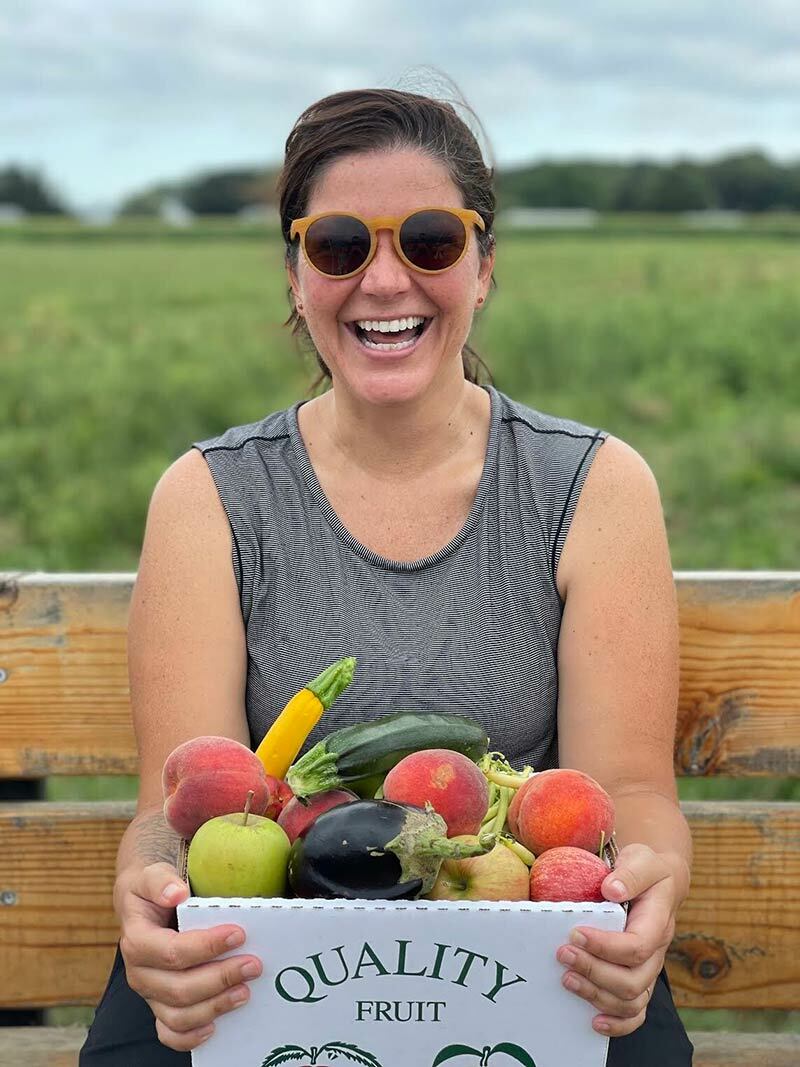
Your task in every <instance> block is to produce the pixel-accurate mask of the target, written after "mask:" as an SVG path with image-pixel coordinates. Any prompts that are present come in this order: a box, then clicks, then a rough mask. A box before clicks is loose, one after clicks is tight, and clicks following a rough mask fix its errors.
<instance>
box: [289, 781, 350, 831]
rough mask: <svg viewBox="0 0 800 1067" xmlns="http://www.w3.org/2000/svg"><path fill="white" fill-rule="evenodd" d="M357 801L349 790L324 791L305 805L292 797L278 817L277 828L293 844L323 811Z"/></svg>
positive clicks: (311, 797)
mask: <svg viewBox="0 0 800 1067" xmlns="http://www.w3.org/2000/svg"><path fill="white" fill-rule="evenodd" d="M358 799H359V798H358V796H357V794H356V793H353V792H351V790H349V789H326V790H325V791H324V792H322V793H314V794H313V795H312V796H310V797H309V798H308V800H307V801H306V802H305V803H303V801H301V800H299V799H298V798H297V797H292V799H291V800H290V801H289V803H288V804H287V805H286V807H285V808H284V809H283V811H282V812H281V813H280V815H279V816H278V826H280V827H282V829H284V830H285V831H286V834H287V836H288V838H289V840H290V841H292V842H294V840H295V838H297V837H302V836H303V834H305V832H306V830H308V828H309V826H311V824H312V822H313V821H314V820H315V819H316V818H317V816H318V815H321V814H322V813H323V811H328V810H329V809H330V808H336V807H338V806H339V804H349V803H350V801H351V800H358Z"/></svg>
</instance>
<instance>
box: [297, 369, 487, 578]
mask: <svg viewBox="0 0 800 1067" xmlns="http://www.w3.org/2000/svg"><path fill="white" fill-rule="evenodd" d="M480 388H482V389H485V390H486V392H487V393H488V394H489V401H490V419H489V437H488V439H487V442H486V452H485V455H484V461H483V470H482V472H481V477H480V480H479V481H478V487H477V489H476V491H475V497H474V499H473V501H472V506H471V508H470V510H469V514H468V515H467V518H466V520H465V522H464V525H463V526H462V527H461V529H460V530H459V532H458V533H457V534H456V535H455V537H453V538H451V540H450V541H448V542H447V544H445V545H443V546H442V548H440V549H438V550H437V551H436V552H434V553H433V554H432V555H429V556H424V557H423V558H422V559H415V560H392V559H388V558H387V557H386V556H381V555H380V554H379V553H377V552H373V551H372V549H371V548H367V547H366V545H363V544H361V542H360V541H358V540H356V538H355V537H353V535H352V534H351V533H350V531H349V530H348V529H347V527H346V526H345V525H344V523H343V522H342V520H341V519H340V518H339V516H338V515H337V514H336V512H335V511H334V509H333V506H332V505H331V502H330V501H329V500H328V498H327V496H326V495H325V492H324V490H323V488H322V486H321V485H320V483H319V480H318V478H317V475H316V471H315V470H314V468H313V466H312V464H311V459H310V457H309V455H308V452H307V450H306V446H305V442H304V441H303V437H302V434H301V433H300V427H299V424H298V420H297V412H298V411H299V410H300V407H301V406H302V405H303V404H304V403H306V401H305V400H298V401H296V403H294V404H292V405H291V407H289V408H287V410H286V414H287V422H288V428H289V439H290V441H291V444H292V448H293V450H294V454H295V457H296V459H297V462H298V465H299V467H300V471H301V473H302V475H303V480H304V482H305V485H306V488H307V490H308V492H309V494H310V496H311V498H312V499H313V501H314V503H315V504H316V505H317V506H318V507H319V509H320V511H321V512H322V513H323V515H324V516H325V518H326V520H327V521H328V524H329V525H330V527H331V528H332V529H333V531H334V533H335V534H336V536H337V537H338V538H339V540H340V541H342V542H343V543H344V544H345V545H347V547H348V548H350V549H351V550H352V551H353V552H355V553H356V555H359V556H361V557H362V558H363V559H365V560H366V561H367V562H368V563H370V564H372V565H373V566H376V567H382V568H384V569H385V570H390V571H398V572H403V573H408V572H410V571H421V570H425V569H426V568H428V567H433V566H435V565H436V564H437V563H441V562H442V561H443V560H445V559H447V557H448V556H450V555H452V554H453V553H454V552H455V551H456V550H457V549H458V548H460V546H461V545H462V544H463V543H464V541H466V539H467V538H468V537H469V535H470V534H471V533H472V531H473V529H474V528H475V525H476V524H477V522H478V519H479V518H480V514H481V511H482V510H483V506H484V503H485V501H486V495H487V492H488V489H489V486H490V485H491V484H492V482H493V481H494V479H495V473H496V471H497V457H498V451H499V439H500V422H501V415H502V411H501V407H502V405H501V402H500V395H499V394H498V392H497V390H496V389H495V388H494V386H492V385H484V386H481V387H480Z"/></svg>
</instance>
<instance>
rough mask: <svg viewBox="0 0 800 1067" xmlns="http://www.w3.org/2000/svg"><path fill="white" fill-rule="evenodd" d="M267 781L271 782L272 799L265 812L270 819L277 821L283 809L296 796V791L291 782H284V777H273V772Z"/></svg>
mask: <svg viewBox="0 0 800 1067" xmlns="http://www.w3.org/2000/svg"><path fill="white" fill-rule="evenodd" d="M267 782H269V784H270V790H271V793H272V800H271V801H270V803H269V807H268V808H267V810H266V811H265V812H264V814H265V815H266V817H267V818H268V819H274V820H275V821H276V822H277V821H278V818H279V817H280V814H281V812H282V811H283V809H284V808H285V807H286V805H287V804H288V803H289V801H290V800H292V799H293V798H294V793H293V792H292V789H291V786H290V785H289V783H288V782H284V780H283V778H273V777H272V775H271V774H268V775H267Z"/></svg>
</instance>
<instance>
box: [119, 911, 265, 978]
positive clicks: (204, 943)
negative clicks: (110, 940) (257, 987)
mask: <svg viewBox="0 0 800 1067" xmlns="http://www.w3.org/2000/svg"><path fill="white" fill-rule="evenodd" d="M244 941H245V934H244V930H242V928H241V926H235V925H234V924H232V923H226V924H223V925H221V926H212V927H211V928H210V929H208V930H184V931H178V930H172V929H171V928H169V927H162V926H155V925H154V924H153V923H152V922H149V921H147V920H132V921H130V922H128V924H127V925H126V927H125V930H124V932H123V934H122V937H121V938H120V943H119V946H120V952H121V953H122V957H123V959H124V960H125V966H126V967H131V966H132V967H155V968H158V969H160V970H166V971H184V970H186V969H187V968H189V967H196V966H199V965H200V964H203V963H208V962H209V961H211V960H214V959H216V958H217V957H218V956H222V955H224V953H226V952H230V951H231V949H236V948H240V947H241V946H242V945H243V944H244Z"/></svg>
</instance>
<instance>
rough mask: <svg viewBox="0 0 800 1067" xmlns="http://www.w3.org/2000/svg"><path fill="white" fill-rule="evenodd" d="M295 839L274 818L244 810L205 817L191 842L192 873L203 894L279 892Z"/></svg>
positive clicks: (262, 894)
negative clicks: (289, 836)
mask: <svg viewBox="0 0 800 1067" xmlns="http://www.w3.org/2000/svg"><path fill="white" fill-rule="evenodd" d="M291 847H292V846H291V843H290V841H289V838H288V837H287V835H286V832H285V831H284V830H283V829H282V828H281V827H280V826H278V824H277V823H276V822H273V820H272V819H267V818H266V817H265V816H263V815H250V796H248V802H247V805H246V807H245V810H244V811H243V812H242V811H237V812H234V813H233V814H231V815H217V816H215V818H213V819H209V820H208V821H207V822H204V823H203V825H202V826H201V827H200V828H199V829H198V830H197V831H196V832H195V835H194V837H193V838H192V840H191V844H190V845H189V857H188V864H187V868H188V873H189V884H190V885H191V887H192V892H193V893H194V895H195V896H198V897H280V896H283V895H284V894H285V892H286V869H287V866H288V864H289V852H290V851H291Z"/></svg>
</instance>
